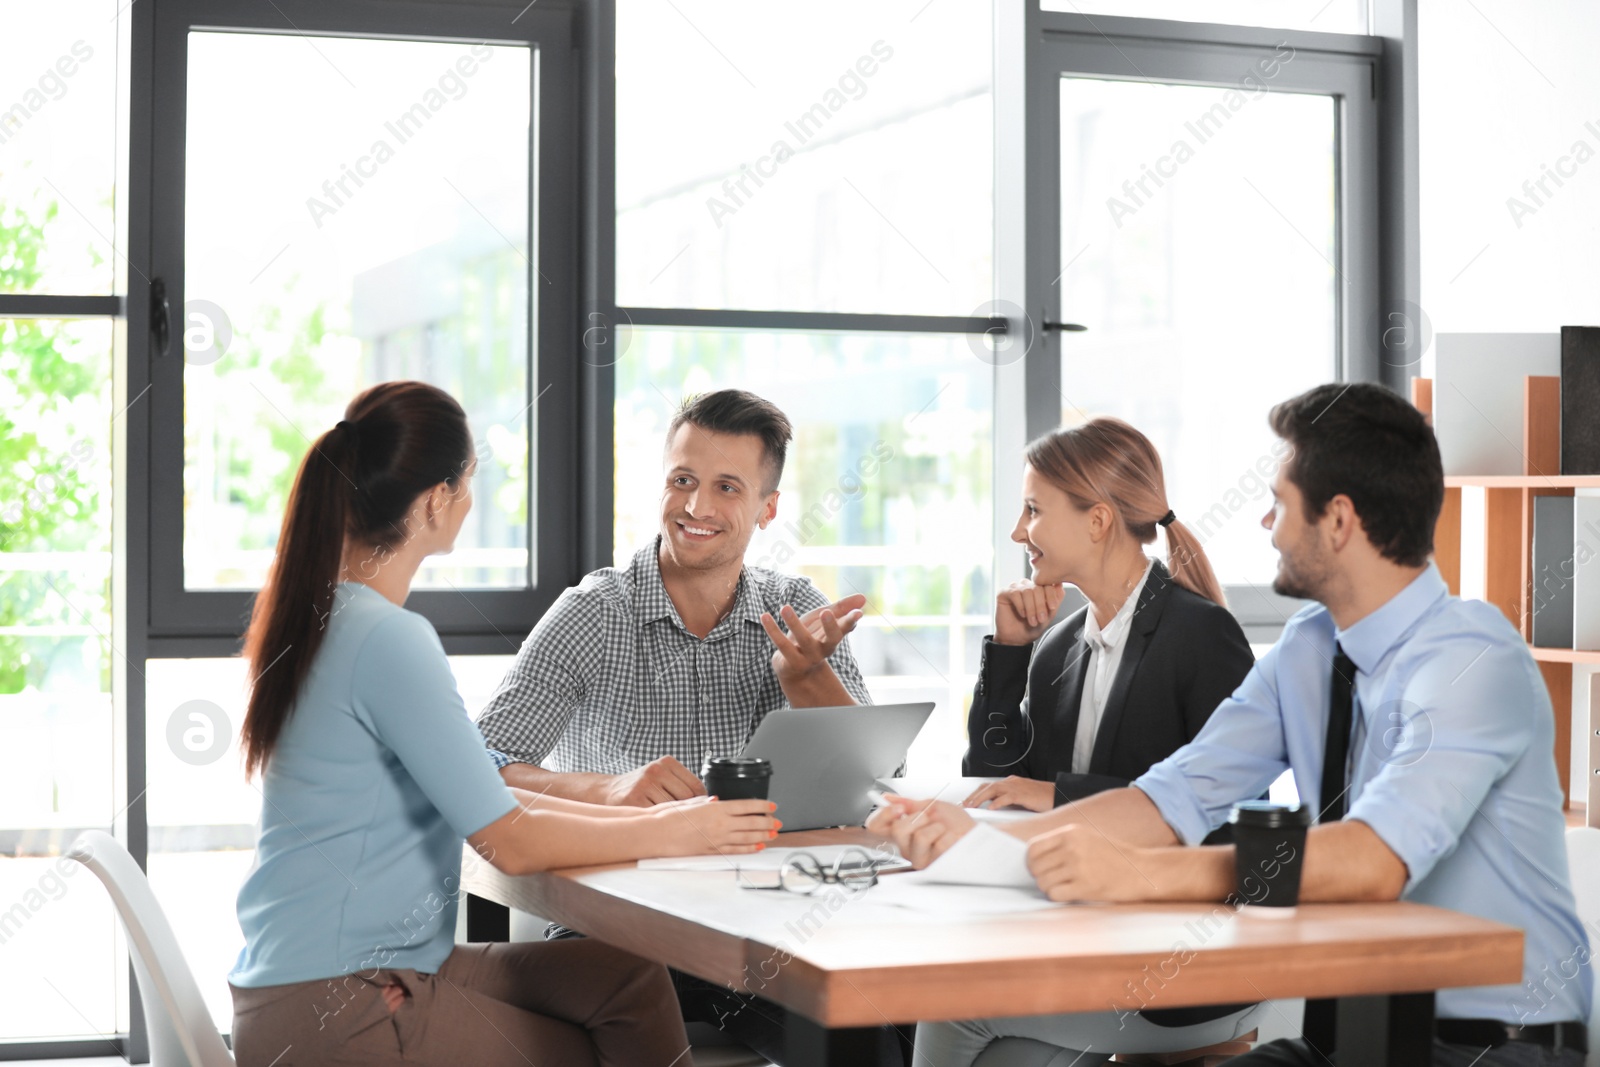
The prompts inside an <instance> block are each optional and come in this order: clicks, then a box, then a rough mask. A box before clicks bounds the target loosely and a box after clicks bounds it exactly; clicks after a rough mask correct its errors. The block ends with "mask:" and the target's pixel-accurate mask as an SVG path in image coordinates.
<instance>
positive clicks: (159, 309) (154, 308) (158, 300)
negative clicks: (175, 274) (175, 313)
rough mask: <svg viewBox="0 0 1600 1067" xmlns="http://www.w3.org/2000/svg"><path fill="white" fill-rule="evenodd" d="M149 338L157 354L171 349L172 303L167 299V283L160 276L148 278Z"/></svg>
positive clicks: (165, 352) (161, 354) (165, 353)
mask: <svg viewBox="0 0 1600 1067" xmlns="http://www.w3.org/2000/svg"><path fill="white" fill-rule="evenodd" d="M150 340H151V342H152V343H153V344H154V345H155V350H156V355H157V356H165V355H167V354H168V353H169V352H171V351H172V305H171V303H169V302H168V300H167V283H166V282H165V281H164V280H162V279H161V278H152V279H151V280H150Z"/></svg>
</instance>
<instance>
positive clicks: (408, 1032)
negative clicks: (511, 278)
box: [229, 382, 778, 1067]
mask: <svg viewBox="0 0 1600 1067" xmlns="http://www.w3.org/2000/svg"><path fill="white" fill-rule="evenodd" d="M472 473H473V450H472V435H471V433H470V431H469V430H468V428H467V420H466V415H465V414H464V413H463V412H462V410H461V406H460V405H459V404H457V403H456V402H455V400H453V399H452V398H451V397H450V396H449V395H448V394H446V393H444V392H443V391H441V390H439V389H436V388H434V387H433V386H431V385H425V384H423V383H421V382H386V383H384V384H382V385H377V386H374V387H373V388H371V389H368V390H367V391H366V392H364V393H362V394H361V395H360V396H358V397H356V398H355V399H354V400H353V401H351V402H350V406H349V407H348V408H346V409H345V415H344V418H343V419H342V420H340V422H339V424H338V425H337V426H335V427H334V428H333V429H331V430H329V431H327V432H326V433H324V434H322V435H321V436H320V437H319V438H318V439H317V440H316V442H315V443H314V444H313V445H312V447H311V450H310V452H308V453H307V454H306V457H305V459H304V461H303V462H302V463H301V465H300V471H299V473H298V475H297V476H296V478H295V483H294V489H293V490H292V492H291V494H290V498H289V506H288V511H287V513H286V514H285V515H284V519H283V527H282V530H281V532H280V534H279V539H278V546H277V555H276V558H275V560H274V561H273V565H272V570H271V571H270V573H269V574H268V577H267V582H266V585H265V587H264V588H263V589H262V591H261V593H260V595H259V596H258V597H257V598H256V604H255V610H254V613H253V616H252V618H251V622H250V629H249V633H248V634H247V636H246V641H245V655H246V657H247V658H248V659H249V661H250V678H251V683H252V687H251V693H250V698H249V706H248V709H247V711H246V714H245V721H244V727H243V731H242V738H241V740H242V746H243V749H244V758H245V765H246V770H247V771H248V772H250V773H252V774H254V773H259V774H260V775H261V779H262V780H261V787H260V788H261V793H262V797H263V800H264V803H263V805H262V810H261V826H260V832H259V839H258V842H257V847H256V863H255V866H254V868H253V869H252V870H251V872H250V874H249V876H248V877H247V878H246V880H245V884H244V886H243V887H242V888H241V890H240V892H239V904H238V910H239V923H240V926H241V927H242V928H243V930H244V935H245V947H244V950H243V952H241V953H240V956H239V961H238V963H237V965H236V966H235V967H234V969H233V972H232V974H231V975H230V976H229V980H230V983H231V986H232V989H233V1002H234V1020H233V1047H234V1053H235V1055H236V1057H237V1058H238V1061H239V1063H240V1065H241V1067H267V1065H269V1064H276V1065H277V1067H296V1065H298V1067H307V1065H313V1064H334V1063H340V1064H344V1063H362V1064H380V1065H381V1064H395V1065H398V1064H401V1063H405V1064H440V1065H444V1064H459V1063H472V1064H488V1065H499V1064H504V1065H507V1067H525V1065H526V1064H527V1063H528V1062H530V1061H531V1062H537V1063H539V1064H541V1065H545V1064H551V1065H555V1064H582V1065H595V1064H617V1065H623V1064H626V1065H634V1064H640V1063H662V1064H665V1063H671V1062H673V1061H674V1060H675V1059H678V1058H680V1057H681V1056H682V1054H683V1052H684V1051H685V1050H686V1049H687V1047H688V1041H687V1040H686V1039H685V1037H684V1030H683V1023H682V1021H681V1019H680V1017H679V1013H678V1004H677V999H676V998H675V996H674V995H673V991H672V985H671V982H670V980H669V979H668V977H667V972H666V969H665V968H663V967H660V966H658V965H655V964H651V963H648V962H647V961H645V960H642V959H639V958H638V957H635V956H631V955H629V954H628V953H625V952H622V951H620V950H618V949H614V948H611V947H610V946H608V945H605V944H603V943H601V942H599V941H592V940H583V941H556V942H534V943H523V944H489V945H483V944H477V945H456V944H455V943H454V942H455V937H454V935H455V925H456V906H457V901H458V897H459V894H460V888H461V878H460V870H461V855H462V842H463V840H465V841H467V842H468V843H470V844H471V845H472V846H473V847H474V849H475V850H476V851H477V852H478V854H479V855H481V856H482V857H483V858H484V859H485V860H486V861H487V862H489V863H492V864H493V865H494V866H496V867H498V868H499V869H501V870H503V871H506V872H508V873H514V874H515V873H526V872H530V871H537V870H543V869H546V868H551V867H566V866H574V865H578V864H595V863H611V862H617V861H622V860H631V859H637V858H640V857H644V856H653V855H688V854H692V853H701V852H711V851H722V852H753V851H756V850H758V849H760V848H763V847H764V843H765V841H767V840H768V839H769V838H770V837H772V836H774V835H775V833H776V830H777V825H778V824H777V821H776V820H774V819H773V818H771V810H772V807H771V805H769V804H768V803H767V802H766V801H757V800H751V801H726V802H719V801H716V800H714V799H712V798H707V797H699V798H696V799H694V800H689V801H683V802H680V803H677V804H663V805H659V806H657V807H655V808H650V809H639V808H613V807H595V806H592V805H588V804H581V803H577V802H575V801H565V800H557V799H554V798H548V797H538V796H535V795H534V794H531V793H525V792H522V791H520V790H515V789H508V788H507V787H506V786H505V784H504V783H503V782H502V781H501V779H500V776H499V774H498V773H496V771H495V769H494V765H493V763H492V762H491V761H490V759H489V756H488V753H487V751H486V750H485V748H484V742H483V738H482V736H481V735H480V734H479V733H478V731H477V729H476V728H475V727H474V726H473V724H472V722H471V721H470V720H469V719H468V718H467V714H466V709H465V708H464V707H463V705H462V702H461V697H460V695H459V694H458V693H457V692H456V687H455V681H454V678H453V677H452V675H451V673H450V666H449V663H448V662H447V661H446V659H445V655H444V649H443V647H442V646H441V645H440V643H439V638H438V636H437V635H436V634H435V633H434V631H433V628H432V627H431V626H430V625H429V624H428V622H427V620H425V619H424V618H423V617H422V616H420V615H417V614H414V613H412V612H409V611H407V610H405V607H404V604H405V600H406V594H407V592H408V591H409V589H410V585H411V580H412V578H413V576H414V575H415V574H416V571H417V568H418V567H419V566H420V565H421V563H422V560H423V559H424V558H425V557H427V556H429V555H433V554H435V553H442V552H448V551H450V549H451V547H452V545H453V544H454V542H455V538H456V534H457V533H458V532H459V531H460V529H461V524H462V521H463V520H464V519H465V518H466V515H467V512H468V511H469V510H470V508H471V506H472V490H471V483H472Z"/></svg>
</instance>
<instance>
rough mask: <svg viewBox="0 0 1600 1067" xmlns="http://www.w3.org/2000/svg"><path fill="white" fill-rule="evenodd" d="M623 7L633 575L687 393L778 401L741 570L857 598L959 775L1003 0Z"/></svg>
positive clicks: (886, 668) (936, 753)
mask: <svg viewBox="0 0 1600 1067" xmlns="http://www.w3.org/2000/svg"><path fill="white" fill-rule="evenodd" d="M618 7H619V10H618V22H617V173H616V186H617V214H616V234H617V237H616V244H617V270H616V301H617V303H618V304H620V305H623V308H622V311H621V313H620V315H619V321H622V322H624V323H630V322H631V323H632V324H633V328H632V329H630V330H625V331H624V333H623V336H622V337H621V338H620V341H621V343H620V344H619V349H620V351H619V352H618V353H617V356H616V360H617V362H616V366H615V370H614V375H615V389H616V401H615V411H614V418H615V427H616V430H615V456H616V461H615V525H614V530H615V558H616V559H617V560H618V561H626V559H627V558H628V557H629V556H630V555H631V554H632V553H633V552H634V551H635V550H636V549H637V548H638V547H639V546H640V545H641V544H644V543H647V542H648V541H649V540H650V539H651V538H653V537H654V536H655V533H656V529H657V525H658V522H659V514H658V512H657V506H658V501H659V499H660V495H661V474H662V472H661V466H660V458H661V450H662V443H663V438H664V434H665V432H666V426H667V422H668V421H669V419H670V417H671V414H672V410H673V409H674V408H675V407H676V406H677V405H678V404H679V403H681V402H682V400H683V399H684V398H685V397H686V396H688V395H691V394H694V393H699V392H706V391H710V390H714V389H719V388H728V387H741V388H747V389H750V390H752V391H754V392H756V393H758V394H760V395H762V396H765V397H767V398H768V399H770V400H772V401H774V402H775V403H777V404H778V405H779V406H780V407H782V408H783V409H784V410H785V412H786V413H787V414H788V415H789V417H790V418H791V419H792V420H793V421H794V423H795V426H796V434H795V442H794V445H793V447H792V450H791V452H790V460H789V464H788V469H787V470H786V472H785V475H784V481H783V484H782V485H781V486H780V490H781V492H782V494H783V495H782V497H781V498H780V503H779V517H778V521H777V522H775V523H774V524H773V525H772V526H771V527H769V528H768V530H767V531H765V532H764V533H761V534H758V535H757V536H756V538H755V539H754V540H752V542H751V545H750V550H749V553H748V554H747V556H746V561H747V563H750V564H752V565H757V566H767V567H773V568H775V569H778V570H781V571H786V572H789V573H796V574H804V575H806V576H808V577H810V578H812V579H813V580H814V581H815V582H816V583H817V585H818V586H819V587H820V588H821V589H822V590H823V592H825V593H826V594H827V595H829V596H830V597H842V596H847V595H849V594H851V593H863V594H865V595H866V596H867V599H868V608H867V614H866V617H865V619H864V620H863V621H862V624H861V626H860V628H859V629H858V630H857V631H856V634H855V636H854V637H853V638H852V647H853V648H854V650H855V654H856V657H857V659H858V660H859V661H860V663H861V666H862V669H863V672H864V673H865V674H866V676H867V684H868V688H869V689H870V691H871V692H872V694H873V697H874V698H875V699H876V700H879V701H882V702H891V701H902V700H924V699H926V700H932V701H934V702H935V704H936V711H935V714H934V718H933V720H932V724H931V726H930V728H929V729H927V730H925V731H924V732H923V735H922V736H921V738H920V739H919V740H918V742H917V746H916V748H915V749H914V750H913V752H912V756H911V760H912V763H913V765H914V766H922V767H926V768H928V769H929V770H930V771H931V772H936V771H937V770H938V769H940V768H953V767H955V766H957V765H958V764H959V761H960V755H961V752H962V750H963V749H964V747H965V734H964V728H965V727H964V724H965V719H966V709H967V707H968V705H969V704H970V700H971V692H972V685H973V681H974V678H975V676H976V672H977V657H978V652H979V650H980V648H981V642H982V636H983V634H984V633H985V632H987V630H988V626H989V618H990V615H991V612H992V610H993V585H994V583H993V562H994V544H993V537H992V533H991V529H992V526H993V523H992V519H991V507H992V498H993V478H992V471H993V461H994V456H993V418H994V415H993V412H994V381H993V375H994V366H993V361H992V359H990V358H988V348H987V342H986V341H985V340H984V338H983V335H982V333H981V332H980V331H982V330H983V329H985V328H987V327H988V326H989V322H988V319H987V316H988V314H989V312H990V309H991V306H992V305H991V301H992V298H993V288H994V286H993V267H992V262H991V261H992V255H991V249H992V244H993V232H994V230H993V214H994V212H993V195H992V191H991V190H992V185H993V182H992V170H993V150H992V144H993V135H992V129H993V119H992V110H993V96H992V93H991V88H990V82H991V78H990V68H991V58H990V55H989V50H988V41H989V40H990V37H991V26H990V18H991V14H990V10H989V5H988V4H971V3H968V4H934V5H911V6H903V5H875V6H869V7H867V8H864V7H862V5H860V4H855V3H847V2H842V0H832V2H828V3H823V4H820V5H811V6H809V7H807V8H806V9H805V12H804V17H798V18H797V17H796V13H795V12H793V11H787V10H785V11H780V10H778V9H769V8H768V7H765V6H761V5H749V4H733V3H724V2H718V0H697V2H685V3H674V4H666V5H663V4H658V3H650V2H645V0H622V2H621V3H620V4H619V5H618ZM780 41H781V42H782V45H781V47H777V43H778V42H780ZM687 115H693V116H694V121H692V122H690V121H685V116H687ZM749 312H754V313H757V314H755V315H753V316H752V315H748V314H743V313H749Z"/></svg>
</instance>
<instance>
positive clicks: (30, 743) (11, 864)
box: [0, 0, 125, 1039]
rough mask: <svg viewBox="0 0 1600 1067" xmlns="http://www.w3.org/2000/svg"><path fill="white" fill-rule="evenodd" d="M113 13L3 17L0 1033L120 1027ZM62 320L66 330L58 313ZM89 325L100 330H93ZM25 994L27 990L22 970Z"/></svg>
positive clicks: (57, 11)
mask: <svg viewBox="0 0 1600 1067" xmlns="http://www.w3.org/2000/svg"><path fill="white" fill-rule="evenodd" d="M117 8H118V5H117V4H116V3H111V2H95V0H72V2H64V3H59V4H49V5H38V4H24V3H20V2H10V3H5V4H3V5H0V25H3V26H4V32H3V33H0V854H3V855H5V856H6V857H8V858H7V859H6V860H5V861H4V862H3V863H0V959H3V960H4V964H3V966H4V969H5V973H6V974H7V975H15V976H17V979H18V980H16V981H9V982H8V983H7V997H8V998H9V999H10V1000H11V1001H12V1003H11V1004H9V1005H8V1006H7V1009H6V1010H5V1011H4V1012H0V1039H17V1038H41V1037H53V1036H57V1035H63V1034H71V1035H80V1034H91V1033H95V1032H99V1031H107V1032H111V1031H115V1030H117V1029H118V1024H119V1021H120V1018H119V1004H120V1003H121V1001H120V999H119V995H118V994H119V982H120V979H121V975H122V974H123V973H124V972H123V970H122V967H121V966H119V960H120V957H119V952H118V944H117V940H116V938H115V936H114V930H113V925H112V914H111V908H110V905H109V901H108V900H107V899H106V897H105V895H104V894H103V893H100V892H98V891H97V890H96V888H95V887H94V886H92V885H86V883H89V882H90V881H91V879H90V877H89V876H88V875H86V874H81V873H78V872H77V871H76V864H72V863H70V862H68V863H65V864H63V861H62V860H61V858H60V857H61V853H62V851H63V850H64V848H65V846H66V845H67V844H68V843H70V841H71V840H72V838H73V837H74V836H75V835H76V833H77V832H78V831H79V830H80V829H84V828H88V827H100V828H110V827H111V826H112V825H113V824H114V823H115V822H116V820H117V818H118V816H119V815H120V813H121V811H122V809H123V807H124V802H123V799H122V798H121V796H120V795H119V793H118V791H117V790H116V788H115V783H116V782H117V778H118V775H117V769H118V767H117V763H116V760H115V744H114V741H115V713H114V704H113V700H112V693H113V688H114V684H115V682H114V680H115V679H117V678H118V677H119V675H120V673H121V672H122V671H123V670H124V669H125V667H124V660H123V657H121V655H120V654H119V652H118V650H117V646H116V643H115V641H114V639H113V632H114V626H113V622H114V619H113V612H112V606H113V595H112V594H113V590H112V585H111V578H112V556H111V547H112V537H111V524H112V512H113V501H112V471H113V469H114V466H115V464H114V457H113V453H112V444H113V439H114V433H113V430H114V424H115V422H116V421H117V419H118V418H119V417H120V416H121V415H122V412H121V411H119V410H118V407H119V405H117V403H116V402H115V399H114V396H113V386H112V383H113V375H112V368H113V345H114V338H115V330H114V325H115V324H114V322H113V320H112V318H111V316H114V315H115V314H116V311H117V301H116V299H115V298H114V297H112V296H111V294H112V293H113V292H114V290H115V285H116V278H117V273H118V270H117V268H118V262H117V261H118V257H119V256H120V255H122V250H121V248H120V245H119V242H117V241H116V239H115V235H116V234H117V227H116V225H115V203H116V197H117V192H118V182H117V180H116V171H117V167H116V156H117V153H116V149H117V136H116V115H117V78H116V72H117V66H118V58H117V52H118V43H119V33H118V29H119V27H118V20H117ZM69 316H70V317H69ZM95 316H100V317H95ZM24 975H26V976H28V980H27V981H25V982H24V981H21V980H20V979H21V977H22V976H24Z"/></svg>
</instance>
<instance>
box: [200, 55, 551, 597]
mask: <svg viewBox="0 0 1600 1067" xmlns="http://www.w3.org/2000/svg"><path fill="white" fill-rule="evenodd" d="M188 51H189V77H188V96H187V101H186V105H187V112H188V145H187V151H186V152H185V156H184V160H185V164H186V167H187V184H186V199H185V207H184V214H185V225H184V232H185V249H184V271H185V296H184V299H185V308H184V312H183V330H184V334H183V338H182V349H183V352H182V355H183V358H184V363H185V366H184V376H183V390H184V435H185V441H184V496H183V499H184V515H183V519H184V522H183V577H184V585H185V587H186V588H188V589H225V588H238V589H255V588H257V587H258V586H260V584H261V581H262V578H263V577H264V576H265V574H266V569H267V565H268V563H269V562H270V561H271V558H272V551H273V545H274V544H275V542H276V541H277V537H278V523H279V521H280V519H281V518H282V516H283V507H284V503H285V500H286V499H287V496H288V491H289V486H290V483H291V482H292V481H293V478H294V473H295V469H296V468H297V467H298V465H299V462H300V457H301V456H302V455H304V454H305V452H306V446H307V443H308V442H307V438H313V439H314V438H315V437H316V436H317V435H318V434H320V433H321V432H323V431H324V430H326V429H327V428H328V427H330V426H332V425H333V424H334V423H335V422H336V421H337V420H338V419H339V418H340V417H341V415H342V412H343V410H344V405H345V404H346V403H347V402H348V401H349V399H350V398H351V397H352V396H354V395H355V394H356V393H357V392H359V391H360V390H361V389H362V388H364V387H366V386H368V385H371V384H373V383H374V382H380V381H387V380H390V379H395V378H420V379H422V380H425V381H430V382H433V383H434V384H436V385H439V386H442V387H443V388H445V389H447V390H449V391H450V392H451V393H452V394H453V395H454V396H456V397H457V398H458V399H459V400H460V401H461V403H462V406H463V407H465V408H466V409H467V412H468V415H469V417H470V418H471V419H472V422H473V432H474V433H475V434H476V435H477V437H478V439H479V441H480V443H481V447H482V452H483V455H482V456H481V457H480V462H479V465H478V471H477V474H476V476H475V483H474V485H475V496H476V498H477V501H478V506H477V507H475V508H474V509H473V511H472V514H471V515H470V516H469V518H468V526H467V527H466V528H465V529H464V530H463V531H462V534H461V538H460V541H459V544H458V546H457V548H456V551H455V552H454V553H452V554H451V555H449V556H441V557H436V558H434V559H430V560H429V561H428V563H427V564H426V565H425V566H424V567H423V570H422V571H421V573H420V574H419V575H418V582H417V585H418V587H419V588H444V589H449V588H473V587H490V588H512V589H518V588H522V587H524V586H526V585H527V584H528V580H529V575H528V566H529V551H528V550H529V526H528V519H529V484H528V438H529V434H528V426H529V423H530V421H536V419H537V410H536V408H534V407H533V406H531V405H530V404H529V403H528V382H529V380H530V377H533V376H534V372H536V368H534V367H531V366H530V362H529V358H528V356H529V329H530V323H531V321H532V317H531V315H530V307H529V304H530V300H531V299H532V298H533V294H534V293H535V292H536V290H535V288H534V286H533V285H532V277H533V272H532V271H531V270H530V269H529V255H528V249H529V248H530V240H529V235H530V229H531V228H530V208H531V206H532V204H533V201H534V199H535V195H536V189H535V188H534V186H533V177H532V175H531V174H530V167H529V163H530V152H529V128H530V121H529V120H530V100H531V101H532V106H537V98H536V96H534V97H530V94H529V87H530V85H533V84H534V81H533V77H532V73H533V67H534V65H535V64H536V63H537V61H538V57H537V53H536V52H534V51H533V50H532V49H530V48H528V47H527V46H516V45H486V44H480V43H474V42H468V41H455V42H429V41H393V40H383V41H378V40H363V39H360V38H324V39H322V40H319V41H316V42H314V43H313V42H310V41H308V40H307V39H304V38H300V37H294V36H286V35H282V34H267V33H217V32H199V31H196V32H192V33H190V35H189V42H188ZM268 83H271V84H273V85H274V86H276V87H277V88H276V89H275V90H274V91H273V92H271V93H262V92H260V91H259V88H258V87H259V86H261V85H264V84H268ZM330 101H335V102H337V106H334V107H330V106H328V103H329V102H330ZM241 204H249V205H251V210H249V211H241V210H239V205H241Z"/></svg>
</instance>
